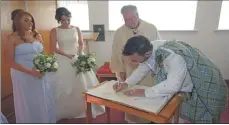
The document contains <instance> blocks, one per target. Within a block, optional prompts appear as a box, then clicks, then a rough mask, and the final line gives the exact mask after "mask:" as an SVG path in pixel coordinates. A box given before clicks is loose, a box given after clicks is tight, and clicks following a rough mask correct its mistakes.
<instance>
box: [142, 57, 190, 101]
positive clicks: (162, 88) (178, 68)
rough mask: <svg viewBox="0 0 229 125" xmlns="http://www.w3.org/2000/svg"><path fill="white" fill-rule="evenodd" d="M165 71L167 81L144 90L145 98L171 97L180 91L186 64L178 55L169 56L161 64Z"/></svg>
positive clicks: (185, 72)
mask: <svg viewBox="0 0 229 125" xmlns="http://www.w3.org/2000/svg"><path fill="white" fill-rule="evenodd" d="M163 64H164V66H165V68H166V69H167V73H168V75H167V79H166V80H164V81H162V82H161V83H158V84H157V85H155V86H153V87H151V88H148V89H146V90H145V96H146V97H151V98H153V97H160V96H167V95H172V94H175V93H177V92H179V91H180V90H181V87H182V85H183V82H184V80H185V76H186V74H187V73H188V72H187V67H186V62H185V60H184V59H183V57H182V56H180V55H178V54H175V53H173V54H170V55H169V56H168V57H167V58H166V59H165V60H164V62H163Z"/></svg>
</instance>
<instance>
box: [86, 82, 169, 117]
mask: <svg viewBox="0 0 229 125" xmlns="http://www.w3.org/2000/svg"><path fill="white" fill-rule="evenodd" d="M116 82H117V81H113V80H112V81H109V82H106V83H104V84H103V85H101V86H99V87H97V88H94V89H90V90H88V92H87V93H88V94H90V95H93V96H97V97H100V98H103V99H107V100H111V101H116V102H119V103H122V104H125V105H128V106H131V107H134V108H137V109H141V110H144V111H147V112H151V113H155V114H157V113H159V112H160V111H161V110H162V108H163V107H164V106H165V105H166V104H167V102H168V101H169V100H170V99H171V98H172V96H173V95H171V96H165V97H162V98H161V97H160V98H147V97H130V96H126V95H124V92H125V91H126V90H129V89H133V88H138V89H140V88H141V89H146V88H148V87H147V86H143V85H134V86H131V87H129V88H127V89H124V90H122V91H120V92H115V91H114V89H113V85H114V84H115V83H116Z"/></svg>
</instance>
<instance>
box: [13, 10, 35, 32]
mask: <svg viewBox="0 0 229 125" xmlns="http://www.w3.org/2000/svg"><path fill="white" fill-rule="evenodd" d="M24 15H29V16H31V18H32V23H33V26H32V32H33V33H35V35H34V36H36V35H37V34H38V32H37V31H36V30H35V21H34V18H33V16H32V15H31V14H30V13H28V12H25V11H23V12H20V13H18V14H17V15H16V16H15V18H14V20H13V32H16V31H19V34H20V36H21V35H22V33H20V29H21V22H20V20H21V18H22V17H23V16H24Z"/></svg>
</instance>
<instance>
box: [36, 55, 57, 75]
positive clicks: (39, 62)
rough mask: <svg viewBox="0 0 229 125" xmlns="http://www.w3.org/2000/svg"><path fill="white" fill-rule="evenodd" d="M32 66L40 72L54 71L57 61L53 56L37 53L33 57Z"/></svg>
mask: <svg viewBox="0 0 229 125" xmlns="http://www.w3.org/2000/svg"><path fill="white" fill-rule="evenodd" d="M33 64H34V68H35V69H37V70H39V71H40V73H41V74H45V73H46V72H56V71H57V69H58V63H57V61H56V58H55V57H54V56H50V55H46V54H44V53H38V54H36V56H35V57H34V59H33Z"/></svg>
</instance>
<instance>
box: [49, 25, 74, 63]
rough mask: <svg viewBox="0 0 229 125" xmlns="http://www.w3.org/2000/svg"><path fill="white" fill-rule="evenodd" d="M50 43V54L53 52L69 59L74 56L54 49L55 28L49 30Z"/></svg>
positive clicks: (55, 43)
mask: <svg viewBox="0 0 229 125" xmlns="http://www.w3.org/2000/svg"><path fill="white" fill-rule="evenodd" d="M50 42H51V48H52V52H55V53H58V54H60V55H63V56H66V57H68V58H70V59H71V58H73V57H74V55H72V54H67V53H65V52H64V51H62V50H60V49H59V48H57V47H56V45H57V42H56V29H55V28H53V29H52V30H51V33H50Z"/></svg>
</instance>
